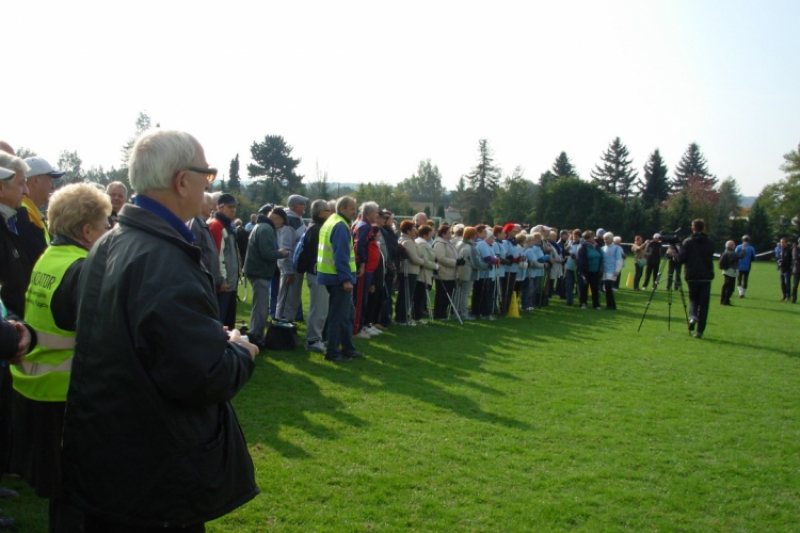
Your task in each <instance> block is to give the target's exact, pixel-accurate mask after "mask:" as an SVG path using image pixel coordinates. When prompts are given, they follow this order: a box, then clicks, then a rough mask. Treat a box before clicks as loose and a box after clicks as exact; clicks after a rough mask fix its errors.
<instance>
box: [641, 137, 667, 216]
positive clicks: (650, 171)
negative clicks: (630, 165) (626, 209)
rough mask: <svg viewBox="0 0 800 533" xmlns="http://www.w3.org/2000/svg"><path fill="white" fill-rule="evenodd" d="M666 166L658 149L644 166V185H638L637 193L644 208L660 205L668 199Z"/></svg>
mask: <svg viewBox="0 0 800 533" xmlns="http://www.w3.org/2000/svg"><path fill="white" fill-rule="evenodd" d="M667 172H668V171H667V165H665V164H664V158H662V157H661V152H659V150H658V148H656V151H655V152H653V153H652V154H650V158H649V159H648V160H647V163H645V165H644V183H641V182H640V184H639V191H640V193H641V196H642V202H643V203H644V206H645V208H650V207H653V206H654V205H661V203H663V202H664V201H665V200H666V199H667V198H668V197H669V178H668V177H667Z"/></svg>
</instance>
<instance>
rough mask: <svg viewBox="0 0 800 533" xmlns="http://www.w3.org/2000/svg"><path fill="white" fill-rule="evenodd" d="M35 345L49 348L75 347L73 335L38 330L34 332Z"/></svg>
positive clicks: (70, 348) (67, 348)
mask: <svg viewBox="0 0 800 533" xmlns="http://www.w3.org/2000/svg"><path fill="white" fill-rule="evenodd" d="M36 345H37V346H41V347H42V348H50V349H51V350H72V349H74V348H75V337H63V336H61V335H53V334H51V333H43V332H41V331H40V332H39V333H37V334H36Z"/></svg>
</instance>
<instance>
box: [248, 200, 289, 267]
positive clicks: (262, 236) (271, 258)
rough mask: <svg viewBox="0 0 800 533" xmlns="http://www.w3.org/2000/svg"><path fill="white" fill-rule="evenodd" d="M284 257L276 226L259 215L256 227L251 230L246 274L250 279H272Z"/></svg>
mask: <svg viewBox="0 0 800 533" xmlns="http://www.w3.org/2000/svg"><path fill="white" fill-rule="evenodd" d="M281 258H283V255H282V254H281V253H280V251H278V237H277V236H276V232H275V224H273V223H272V221H271V220H270V219H269V217H268V216H266V215H258V222H257V223H256V226H255V227H254V228H253V229H252V230H250V240H249V242H248V244H247V257H245V259H244V274H245V276H247V277H248V278H260V279H272V278H273V277H274V276H275V269H276V268H277V266H278V259H281Z"/></svg>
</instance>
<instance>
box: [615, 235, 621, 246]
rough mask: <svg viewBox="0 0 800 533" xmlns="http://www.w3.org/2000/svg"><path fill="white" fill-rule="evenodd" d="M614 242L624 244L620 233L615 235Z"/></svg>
mask: <svg viewBox="0 0 800 533" xmlns="http://www.w3.org/2000/svg"><path fill="white" fill-rule="evenodd" d="M614 244H622V237H620V236H619V235H617V236H615V237H614Z"/></svg>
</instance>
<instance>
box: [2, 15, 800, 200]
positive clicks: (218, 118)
mask: <svg viewBox="0 0 800 533" xmlns="http://www.w3.org/2000/svg"><path fill="white" fill-rule="evenodd" d="M7 4H9V5H4V6H3V8H2V17H3V19H4V21H5V24H3V36H4V43H3V49H4V51H5V54H4V55H5V62H6V63H5V64H6V68H5V69H4V73H5V75H6V77H7V79H6V83H5V84H3V88H2V89H0V102H2V119H0V139H2V140H5V141H7V142H9V143H10V144H11V145H12V146H14V147H15V148H18V147H20V146H24V147H26V148H30V149H33V150H35V151H36V152H37V153H38V154H39V155H40V156H42V157H44V158H46V159H48V160H50V162H51V163H55V162H56V161H57V159H58V156H59V154H60V152H61V151H62V150H70V151H72V150H76V151H77V152H78V155H79V156H80V157H81V159H82V160H83V166H84V168H87V167H90V166H99V165H103V166H104V167H109V166H111V165H115V166H119V164H120V158H121V151H120V150H121V147H122V145H124V144H125V142H126V141H127V140H128V139H129V138H131V137H132V136H133V135H134V133H135V121H136V118H137V116H138V114H139V112H140V111H144V112H146V113H147V114H148V115H149V116H150V117H151V118H152V121H153V124H155V123H158V124H160V126H161V127H164V128H173V129H179V130H184V131H187V132H189V133H191V134H193V135H194V136H195V137H196V138H197V139H198V140H199V141H200V143H201V144H202V145H203V146H204V149H205V152H206V158H207V160H208V161H209V163H210V164H211V165H212V166H216V167H218V168H219V169H220V173H221V174H225V175H227V173H228V167H229V164H230V160H231V159H232V158H233V157H234V156H235V155H236V154H237V153H238V154H239V155H240V159H241V160H242V175H243V178H245V179H246V170H245V169H246V164H247V163H248V162H249V160H250V146H251V145H252V144H253V142H260V141H263V139H264V137H265V136H266V135H282V136H283V137H284V139H285V140H286V142H287V143H288V144H289V145H290V146H292V147H293V152H292V155H293V156H294V157H298V158H300V159H301V160H302V162H301V164H300V167H299V172H300V173H301V174H304V175H305V181H306V182H312V181H315V179H316V176H317V172H318V169H319V170H321V171H325V172H327V173H328V177H329V180H330V181H332V182H345V183H351V182H352V183H360V182H373V183H375V182H387V183H391V184H396V183H398V182H399V181H401V180H403V179H405V178H408V177H410V176H411V175H412V174H413V173H414V172H415V171H416V169H417V166H418V164H419V162H420V161H422V160H425V159H431V161H432V163H433V164H435V165H437V166H438V167H439V170H440V171H441V174H442V178H443V183H444V185H445V187H447V188H449V189H453V188H455V186H456V183H457V182H458V179H459V177H461V176H462V175H464V174H467V173H469V172H470V171H471V170H472V169H473V168H474V166H475V164H476V162H477V157H478V141H479V140H480V139H487V140H488V141H489V145H490V147H491V148H492V150H493V152H494V158H495V163H496V164H497V165H498V166H500V167H501V168H502V170H503V173H504V175H509V174H511V173H512V171H513V170H514V168H515V167H517V166H521V167H522V168H523V169H524V171H525V174H524V175H525V177H526V178H528V179H531V180H534V181H536V180H538V178H539V176H540V174H541V173H542V172H544V171H545V170H547V169H549V168H550V167H551V166H552V164H553V161H554V160H555V158H556V157H557V156H558V155H559V153H560V152H561V151H566V153H567V155H568V156H569V157H570V159H571V160H572V162H573V164H574V165H575V166H576V168H577V169H578V172H579V173H580V176H581V177H582V178H584V179H590V170H591V169H592V168H594V166H595V165H596V164H598V163H599V162H600V157H601V155H602V153H603V151H604V150H606V149H607V148H608V145H609V144H610V143H611V142H612V140H613V139H614V138H615V137H620V138H621V140H622V142H623V143H624V144H625V145H627V147H628V149H629V150H630V154H631V157H632V158H633V164H634V166H635V167H636V168H637V169H638V170H639V172H640V175H642V174H643V172H642V167H643V166H644V164H645V162H646V160H647V158H648V157H649V155H650V154H651V153H652V152H653V151H654V150H655V149H656V148H658V149H659V150H660V151H661V154H662V156H663V157H664V159H665V161H666V163H667V166H668V167H669V169H670V172H671V171H672V170H673V169H674V168H675V166H676V165H677V163H678V161H679V160H680V158H681V156H682V154H683V153H684V151H685V150H686V148H687V146H688V145H689V143H691V142H696V143H698V144H699V145H700V149H701V151H702V152H703V154H704V155H705V157H706V159H707V160H708V168H709V170H710V171H711V173H713V174H715V175H716V176H718V177H719V178H720V179H724V178H727V177H733V178H734V179H736V181H737V183H738V185H739V189H740V191H741V193H742V194H743V195H745V196H756V195H757V194H758V193H759V192H760V191H761V189H762V188H763V187H764V186H765V185H767V184H769V183H774V182H776V181H778V180H780V179H781V178H782V177H783V173H782V172H781V171H780V168H779V167H780V165H781V163H782V162H783V157H782V156H783V154H785V153H787V152H789V151H790V150H793V149H797V147H798V143H800V69H798V68H797V61H798V59H797V58H798V57H800V32H798V31H797V30H796V21H797V20H800V2H798V1H797V0H791V1H788V0H787V1H770V0H760V1H757V2H756V1H739V0H725V1H717V0H708V1H705V0H669V1H661V0H652V1H651V0H636V1H627V0H603V1H597V0H595V1H567V0H562V1H559V2H553V1H547V2H540V1H537V0H527V1H515V2H506V1H502V0H493V1H492V2H486V1H483V2H478V1H472V0H460V1H457V2H456V1H436V0H427V1H421V2H416V1H403V2H375V1H369V2H368V1H335V2H334V1H318V0H308V1H297V2H287V1H282V2H273V1H268V0H262V1H246V2H243V1H238V0H227V1H225V2H208V1H202V0H195V1H192V2H184V1H178V0H158V1H149V0H140V1H137V2H129V1H120V2H107V1H88V0H73V1H70V2H64V1H62V0H58V1H37V0H26V1H25V2H13V3H11V2H8V3H7Z"/></svg>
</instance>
